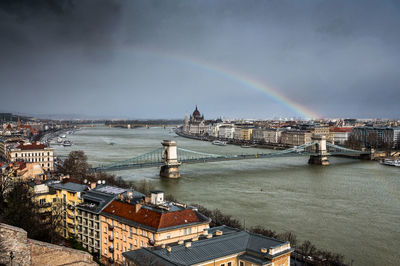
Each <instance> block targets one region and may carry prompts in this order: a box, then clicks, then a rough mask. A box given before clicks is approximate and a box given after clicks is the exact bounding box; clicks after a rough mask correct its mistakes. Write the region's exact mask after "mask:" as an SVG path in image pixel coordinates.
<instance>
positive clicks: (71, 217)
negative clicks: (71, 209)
mask: <svg viewBox="0 0 400 266" xmlns="http://www.w3.org/2000/svg"><path fill="white" fill-rule="evenodd" d="M67 217H68V218H69V219H72V220H73V219H75V216H73V215H71V214H69V213H68V214H67Z"/></svg>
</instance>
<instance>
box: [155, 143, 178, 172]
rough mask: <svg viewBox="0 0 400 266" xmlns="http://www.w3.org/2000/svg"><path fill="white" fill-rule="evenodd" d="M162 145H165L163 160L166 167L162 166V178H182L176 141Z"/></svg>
mask: <svg viewBox="0 0 400 266" xmlns="http://www.w3.org/2000/svg"><path fill="white" fill-rule="evenodd" d="M161 144H162V145H163V154H162V159H163V162H164V165H163V166H161V170H160V176H161V177H168V178H178V177H180V176H181V175H180V174H179V166H180V165H181V164H180V162H178V151H177V146H176V141H173V140H164V141H163V142H161Z"/></svg>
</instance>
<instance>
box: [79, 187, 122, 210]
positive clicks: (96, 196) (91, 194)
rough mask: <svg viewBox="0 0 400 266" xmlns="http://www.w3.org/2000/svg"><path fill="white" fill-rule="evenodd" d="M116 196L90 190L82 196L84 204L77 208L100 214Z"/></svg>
mask: <svg viewBox="0 0 400 266" xmlns="http://www.w3.org/2000/svg"><path fill="white" fill-rule="evenodd" d="M116 196H117V195H114V194H108V193H103V192H99V191H95V190H89V191H86V192H85V193H84V194H83V195H82V199H83V202H82V203H80V204H78V205H77V208H78V209H81V210H86V211H89V212H92V213H97V214H99V213H100V212H101V211H102V210H103V209H104V208H105V207H107V205H108V204H109V203H110V202H111V201H113V199H115V197H116Z"/></svg>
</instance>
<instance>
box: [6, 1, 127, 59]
mask: <svg viewBox="0 0 400 266" xmlns="http://www.w3.org/2000/svg"><path fill="white" fill-rule="evenodd" d="M119 13H120V4H119V2H118V1H107V0H101V1H85V0H84V1H79V0H75V1H74V0H64V1H63V0H60V1H58V0H37V1H36V0H35V1H31V0H6V1H1V2H0V34H1V36H2V37H1V38H2V41H1V43H0V52H1V53H2V56H4V57H6V58H7V55H8V56H9V57H12V56H18V55H20V56H21V55H22V56H30V55H35V54H36V53H42V54H45V53H47V52H48V51H49V50H54V51H55V52H57V50H58V49H76V48H78V49H85V50H86V51H88V52H90V51H91V50H96V49H97V48H98V47H102V46H108V45H112V43H113V31H114V30H115V29H116V26H117V24H118V20H119ZM39 56H40V54H39Z"/></svg>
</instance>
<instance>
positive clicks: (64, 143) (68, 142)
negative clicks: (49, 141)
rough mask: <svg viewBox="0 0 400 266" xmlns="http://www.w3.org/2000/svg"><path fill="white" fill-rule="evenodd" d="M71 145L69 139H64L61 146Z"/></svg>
mask: <svg viewBox="0 0 400 266" xmlns="http://www.w3.org/2000/svg"><path fill="white" fill-rule="evenodd" d="M71 145H72V143H71V141H69V140H65V141H64V142H63V146H64V147H65V146H71Z"/></svg>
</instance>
